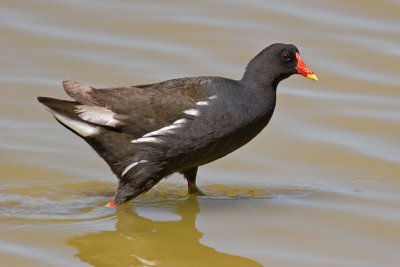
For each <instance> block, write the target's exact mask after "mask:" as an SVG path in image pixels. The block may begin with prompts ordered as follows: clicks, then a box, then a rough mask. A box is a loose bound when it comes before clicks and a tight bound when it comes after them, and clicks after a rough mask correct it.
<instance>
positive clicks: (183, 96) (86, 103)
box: [63, 77, 212, 138]
mask: <svg viewBox="0 0 400 267" xmlns="http://www.w3.org/2000/svg"><path fill="white" fill-rule="evenodd" d="M211 79H212V77H211V78H208V77H198V78H184V79H175V80H168V81H165V82H161V83H156V84H149V85H138V86H130V87H117V88H105V89H95V88H93V87H90V86H87V85H84V84H81V83H78V82H75V81H64V82H63V87H64V89H65V91H66V92H67V94H68V95H70V96H71V97H72V98H74V99H75V100H77V101H78V102H79V103H80V104H78V105H76V110H75V112H76V113H77V114H78V116H79V117H80V118H81V119H82V120H84V121H88V122H91V123H94V124H97V125H102V126H107V127H111V128H115V130H118V131H123V132H125V133H128V134H131V135H133V136H134V137H136V138H138V137H141V136H143V135H146V134H147V133H150V132H153V131H156V130H159V129H162V128H163V127H168V126H170V127H171V128H172V127H173V126H171V125H174V123H175V125H177V124H179V122H180V121H179V120H182V119H184V118H185V117H187V116H195V115H196V112H197V110H196V106H199V105H202V104H203V105H205V104H206V101H207V99H208V98H209V97H210V96H211V95H212V93H211V90H210V88H209V83H210V81H211ZM165 130H168V129H165Z"/></svg>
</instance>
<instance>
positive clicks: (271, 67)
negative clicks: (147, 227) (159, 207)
mask: <svg viewBox="0 0 400 267" xmlns="http://www.w3.org/2000/svg"><path fill="white" fill-rule="evenodd" d="M292 74H301V75H303V76H305V77H307V78H309V79H312V80H317V76H316V75H315V74H314V73H313V72H312V71H311V70H310V68H308V67H307V66H306V65H305V64H304V62H303V61H302V59H301V57H300V54H299V50H298V49H297V48H296V46H294V45H291V44H272V45H270V46H268V47H267V48H265V49H264V50H263V51H261V52H260V53H259V54H258V55H257V56H256V57H254V58H253V59H252V60H251V61H250V62H249V64H248V65H247V68H246V71H245V73H244V75H243V77H242V79H240V80H232V79H227V78H222V77H216V76H202V77H191V78H181V79H173V80H168V81H164V82H160V83H154V84H147V85H135V86H129V87H116V88H106V89H95V88H93V87H90V86H87V85H84V84H81V83H78V82H75V81H64V82H63V83H62V84H63V87H64V90H65V91H66V92H67V94H68V95H69V96H71V97H72V98H73V99H75V101H66V100H59V99H54V98H48V97H38V100H39V102H40V103H42V104H44V105H45V106H46V107H47V108H48V110H49V111H50V113H51V114H52V115H53V116H54V118H55V119H56V120H57V121H58V122H59V123H61V124H62V125H63V126H65V127H66V128H67V129H69V130H71V131H72V132H74V133H75V134H77V135H78V136H80V137H81V138H83V139H84V140H85V141H86V142H87V143H88V144H89V145H90V146H91V147H93V148H94V150H96V152H97V153H98V154H99V155H100V156H101V157H102V158H103V159H104V160H105V161H106V162H107V164H108V165H109V166H110V168H111V170H112V171H113V172H114V174H115V175H116V176H117V177H118V179H119V186H118V189H117V192H116V194H115V197H114V199H113V200H112V201H110V202H108V204H107V206H114V205H116V204H121V203H124V202H126V201H128V200H130V199H133V198H135V197H136V196H138V195H139V194H141V193H143V192H146V191H147V190H149V189H150V188H152V187H153V186H154V185H155V184H157V183H158V182H159V181H160V180H161V179H162V178H164V177H166V176H168V175H171V174H172V173H175V172H180V173H182V174H183V175H184V177H185V178H186V180H187V181H188V187H189V193H201V192H200V190H199V189H198V188H197V187H196V173H197V168H198V167H199V166H201V165H204V164H207V163H209V162H211V161H214V160H216V159H219V158H221V157H223V156H225V155H227V154H229V153H231V152H232V151H234V150H236V149H238V148H239V147H241V146H243V145H244V144H246V143H247V142H249V141H250V140H251V139H253V138H254V137H255V136H256V135H257V134H258V133H259V132H260V131H261V130H262V129H263V128H264V127H265V126H266V125H267V124H268V122H269V120H270V119H271V116H272V113H273V112H274V108H275V102H276V88H277V86H278V83H279V82H280V81H282V80H283V79H286V78H288V77H289V76H291V75H292Z"/></svg>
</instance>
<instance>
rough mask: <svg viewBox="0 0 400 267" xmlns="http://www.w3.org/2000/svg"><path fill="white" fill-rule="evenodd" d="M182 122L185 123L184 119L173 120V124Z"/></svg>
mask: <svg viewBox="0 0 400 267" xmlns="http://www.w3.org/2000/svg"><path fill="white" fill-rule="evenodd" d="M183 123H186V119H179V120H176V121H174V123H173V124H183Z"/></svg>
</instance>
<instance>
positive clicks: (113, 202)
mask: <svg viewBox="0 0 400 267" xmlns="http://www.w3.org/2000/svg"><path fill="white" fill-rule="evenodd" d="M116 205H117V202H115V200H111V201H108V203H107V204H106V205H105V206H104V207H114V206H116Z"/></svg>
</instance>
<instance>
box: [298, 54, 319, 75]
mask: <svg viewBox="0 0 400 267" xmlns="http://www.w3.org/2000/svg"><path fill="white" fill-rule="evenodd" d="M296 59H297V66H296V70H297V73H298V74H301V75H303V76H304V77H306V78H308V79H310V80H314V81H318V78H317V75H315V74H314V72H312V70H311V69H310V68H309V67H308V66H307V65H306V64H304V61H303V60H302V59H301V57H300V53H299V52H296Z"/></svg>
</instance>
